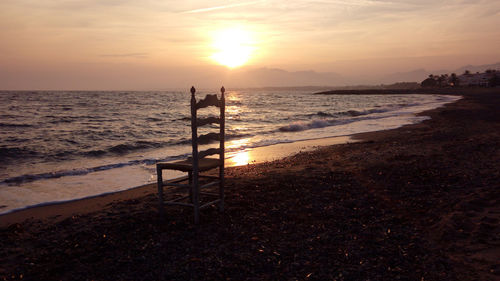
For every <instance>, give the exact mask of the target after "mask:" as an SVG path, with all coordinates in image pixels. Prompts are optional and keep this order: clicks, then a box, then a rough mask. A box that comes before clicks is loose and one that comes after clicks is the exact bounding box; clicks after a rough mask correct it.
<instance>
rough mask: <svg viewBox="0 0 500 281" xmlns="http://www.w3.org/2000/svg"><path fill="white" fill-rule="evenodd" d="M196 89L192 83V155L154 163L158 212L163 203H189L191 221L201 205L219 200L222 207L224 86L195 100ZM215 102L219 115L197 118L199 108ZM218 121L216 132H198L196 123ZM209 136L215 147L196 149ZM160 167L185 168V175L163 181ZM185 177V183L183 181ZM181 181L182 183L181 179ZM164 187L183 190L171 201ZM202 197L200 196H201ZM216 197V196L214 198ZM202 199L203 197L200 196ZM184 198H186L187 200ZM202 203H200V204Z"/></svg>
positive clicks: (213, 122) (216, 122) (198, 215)
mask: <svg viewBox="0 0 500 281" xmlns="http://www.w3.org/2000/svg"><path fill="white" fill-rule="evenodd" d="M195 92H196V89H195V88H194V87H191V132H192V137H191V138H192V139H191V140H192V141H191V143H192V148H193V151H192V155H191V156H192V157H189V158H188V159H186V160H182V161H176V162H171V163H157V164H156V173H157V179H158V198H159V200H160V212H161V213H163V206H164V205H180V206H189V207H192V208H193V209H194V222H195V223H198V222H199V217H200V214H199V213H200V209H203V208H205V207H208V206H210V205H214V204H216V203H218V205H219V210H220V211H223V210H224V124H225V99H224V92H225V89H224V87H222V88H221V97H220V99H218V98H217V95H207V96H206V97H205V99H202V100H200V101H198V102H196V97H195ZM209 106H216V107H219V108H220V116H219V117H214V116H210V117H206V118H198V110H199V109H202V108H205V107H209ZM209 124H219V128H218V132H217V133H215V132H212V133H208V134H205V135H198V127H201V126H204V125H209ZM212 140H218V143H219V147H218V148H209V149H207V150H204V151H198V144H204V143H208V142H210V141H212ZM210 155H218V158H209V157H207V156H210ZM216 168H219V175H218V176H216V175H215V176H211V175H201V174H200V173H201V172H205V171H209V170H212V169H216ZM163 170H178V171H182V172H187V173H188V175H187V178H186V177H184V178H179V179H176V180H171V181H165V182H164V181H163V175H162V171H163ZM186 180H187V184H186V183H185V182H186ZM183 182H184V183H183ZM216 185H218V187H219V192H218V193H213V192H212V193H210V192H202V191H201V190H202V189H205V188H208V187H212V186H216ZM163 187H175V188H178V189H179V190H183V191H184V192H185V193H184V194H183V195H182V196H180V197H177V198H175V199H173V200H170V201H164V199H163ZM201 197H203V198H201ZM214 197H215V198H214ZM202 199H203V200H202ZM186 201H187V202H186ZM200 204H201V205H200Z"/></svg>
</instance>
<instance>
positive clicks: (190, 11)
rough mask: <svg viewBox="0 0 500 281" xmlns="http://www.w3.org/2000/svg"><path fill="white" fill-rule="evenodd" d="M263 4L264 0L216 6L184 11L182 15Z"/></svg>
mask: <svg viewBox="0 0 500 281" xmlns="http://www.w3.org/2000/svg"><path fill="white" fill-rule="evenodd" d="M262 2H264V0H259V1H250V2H242V3H234V4H228V5H221V6H214V7H207V8H200V9H194V10H189V11H184V12H182V14H196V13H206V12H211V11H215V10H222V9H229V8H235V7H242V6H248V5H254V4H258V3H262Z"/></svg>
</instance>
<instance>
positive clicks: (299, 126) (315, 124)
mask: <svg viewBox="0 0 500 281" xmlns="http://www.w3.org/2000/svg"><path fill="white" fill-rule="evenodd" d="M332 125H333V123H332V121H329V120H325V119H320V120H313V121H312V122H294V123H292V124H290V125H287V126H283V127H280V128H279V129H278V130H279V131H281V132H300V131H305V130H309V129H315V128H324V127H328V126H332Z"/></svg>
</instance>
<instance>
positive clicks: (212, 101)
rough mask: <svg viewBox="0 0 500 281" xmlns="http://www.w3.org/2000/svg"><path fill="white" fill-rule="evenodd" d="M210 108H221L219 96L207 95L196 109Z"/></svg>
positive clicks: (197, 104) (198, 103)
mask: <svg viewBox="0 0 500 281" xmlns="http://www.w3.org/2000/svg"><path fill="white" fill-rule="evenodd" d="M209 106H217V107H220V106H221V101H220V100H219V99H218V98H217V95H207V96H206V97H205V98H204V99H202V100H200V101H199V102H197V103H196V109H200V108H204V107H209Z"/></svg>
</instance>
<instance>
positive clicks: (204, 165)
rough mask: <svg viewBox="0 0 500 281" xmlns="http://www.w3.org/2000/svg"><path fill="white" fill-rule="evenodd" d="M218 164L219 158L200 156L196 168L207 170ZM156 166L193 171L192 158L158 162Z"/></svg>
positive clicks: (219, 163) (219, 162)
mask: <svg viewBox="0 0 500 281" xmlns="http://www.w3.org/2000/svg"><path fill="white" fill-rule="evenodd" d="M220 165H221V161H220V160H219V159H214V158H202V159H200V160H199V161H198V170H199V171H200V172H202V171H208V170H211V169H214V168H217V167H218V166H220ZM156 167H158V168H160V169H169V170H178V171H183V172H191V171H193V161H192V159H186V160H181V161H176V162H170V163H165V162H160V163H156Z"/></svg>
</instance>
